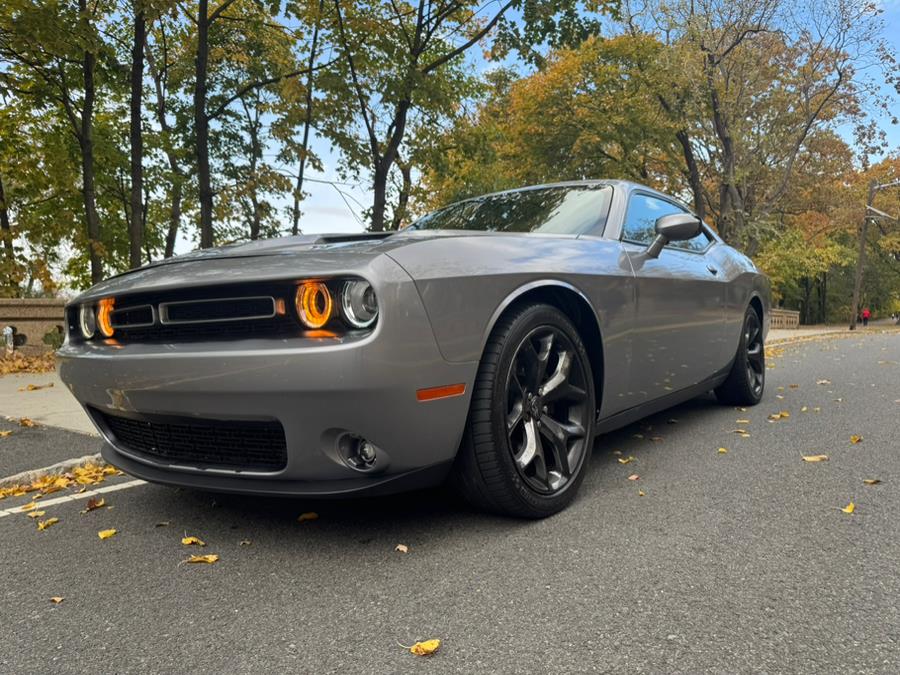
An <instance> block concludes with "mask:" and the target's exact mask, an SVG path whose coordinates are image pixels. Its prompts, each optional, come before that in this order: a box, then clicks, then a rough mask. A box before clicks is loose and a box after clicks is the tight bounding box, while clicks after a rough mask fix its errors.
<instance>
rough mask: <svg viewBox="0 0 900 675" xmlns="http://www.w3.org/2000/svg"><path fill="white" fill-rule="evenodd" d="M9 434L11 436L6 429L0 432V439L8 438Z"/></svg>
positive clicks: (10, 432)
mask: <svg viewBox="0 0 900 675" xmlns="http://www.w3.org/2000/svg"><path fill="white" fill-rule="evenodd" d="M11 434H12V431H9V430H8V429H4V430H3V431H0V438H6V437H7V436H9V435H11Z"/></svg>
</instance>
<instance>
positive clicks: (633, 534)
mask: <svg viewBox="0 0 900 675" xmlns="http://www.w3.org/2000/svg"><path fill="white" fill-rule="evenodd" d="M771 352H772V355H771V356H770V358H769V363H770V365H771V366H772V367H771V368H770V369H769V370H768V371H767V373H768V383H767V390H766V394H765V397H764V400H763V402H762V404H760V405H759V406H757V407H755V408H752V409H747V410H741V409H735V408H732V407H722V406H719V405H718V404H717V403H716V402H715V401H714V399H712V398H711V397H706V398H701V399H697V400H695V401H692V402H690V403H688V404H686V405H682V406H680V407H678V408H675V409H672V410H669V411H666V412H664V413H662V414H659V415H656V416H655V417H653V418H652V419H649V420H646V421H645V422H643V423H639V424H635V425H632V426H631V427H628V428H627V429H624V430H622V431H620V432H616V433H613V434H611V435H608V436H605V437H603V438H601V439H599V441H598V443H597V446H596V450H595V452H594V454H593V457H592V465H591V467H590V472H589V475H588V476H587V479H586V480H585V482H584V484H583V486H582V489H581V493H580V496H579V498H578V499H577V500H576V501H575V503H574V504H573V505H572V507H571V508H570V509H568V510H567V511H565V512H563V513H561V514H559V515H557V516H555V517H553V518H550V519H547V520H544V521H540V522H523V521H516V520H508V519H503V518H498V517H492V516H485V515H482V514H479V513H474V512H472V511H470V510H467V509H466V508H465V507H462V506H460V505H459V504H457V503H456V502H455V501H454V500H452V499H451V498H450V497H448V496H446V495H445V494H443V493H442V492H429V493H415V494H409V495H402V496H398V497H393V498H386V499H377V500H354V501H333V502H311V501H296V500H274V499H260V498H250V497H241V498H239V497H223V496H219V495H213V494H207V493H199V492H191V491H187V490H176V489H169V488H164V487H160V486H156V485H150V484H136V485H134V486H130V487H127V488H126V489H121V490H118V491H112V492H107V493H105V495H104V498H105V502H106V507H103V508H99V509H96V510H93V511H91V512H89V513H82V511H83V510H85V508H86V504H87V500H86V499H81V500H75V501H65V502H62V503H56V504H54V505H51V506H47V507H46V508H45V507H43V506H40V502H43V501H50V500H52V499H53V498H57V497H59V496H61V495H71V494H75V493H74V491H72V490H71V489H67V490H65V491H62V492H58V493H54V494H50V495H47V496H46V497H44V498H43V499H41V500H39V508H43V509H45V510H46V516H45V517H44V518H50V517H56V518H58V519H59V522H58V523H56V524H54V525H52V526H50V527H48V528H47V529H46V530H44V531H38V530H37V525H36V522H37V520H38V519H32V518H29V517H27V516H26V515H25V514H21V513H15V514H11V515H8V516H3V515H2V514H0V569H2V576H0V673H3V674H5V673H83V672H103V673H148V672H166V673H175V672H192V673H193V672H198V673H199V672H204V673H224V672H227V673H259V672H271V673H280V672H285V673H379V674H380V673H389V672H421V673H429V674H431V673H450V672H465V673H493V672H496V673H582V672H629V673H632V672H647V673H660V672H666V673H698V672H720V673H737V672H741V673H745V672H780V671H793V672H805V673H896V672H898V671H900V600H898V599H900V562H898V561H900V453H898V448H900V440H898V439H900V427H898V420H900V332H891V333H885V334H876V333H874V332H868V333H857V334H852V335H850V334H844V335H838V336H827V337H822V338H818V339H812V340H809V341H804V342H801V343H798V344H795V345H791V346H786V347H775V348H772V349H771ZM28 381H29V380H28V379H27V378H24V379H22V382H23V383H25V382H28ZM35 381H37V380H35ZM20 386H21V385H20ZM22 395H23V396H24V395H26V394H25V393H23V394H22ZM770 416H771V417H772V418H775V419H770ZM738 429H744V430H746V433H737V432H736V430H738ZM0 430H10V431H12V434H10V435H8V436H6V437H4V438H0V476H7V475H11V474H13V473H16V472H18V471H22V470H25V469H29V468H37V467H40V466H45V465H47V464H50V463H53V462H55V461H59V460H60V459H65V458H66V457H77V456H81V455H85V454H89V453H91V452H94V451H96V450H97V449H98V448H97V446H98V443H99V441H98V439H96V438H95V437H90V436H86V435H82V434H78V433H76V432H72V431H62V430H59V429H55V428H52V427H46V426H41V427H37V428H28V427H21V426H19V424H17V423H15V422H11V423H10V422H5V423H3V424H2V425H0ZM853 436H859V437H861V440H858V442H856V443H854V442H852V441H851V437H853ZM720 449H723V450H725V452H722V451H721V450H720ZM815 455H826V456H827V458H828V459H827V461H817V462H805V461H803V459H802V457H803V456H808V457H811V456H815ZM632 475H637V479H636V480H629V478H628V477H629V476H632ZM864 480H870V481H880V482H878V483H877V484H873V485H866V484H864V482H863V481H864ZM129 481H132V479H131V478H130V477H128V476H120V477H113V478H110V479H108V480H107V481H106V482H105V483H103V484H101V485H100V486H98V487H104V486H106V487H109V486H113V485H119V484H124V483H126V482H129ZM29 500H30V497H9V498H6V499H3V500H0V512H3V511H6V510H8V509H11V508H13V507H17V506H20V505H22V504H25V503H27V502H28V501H29ZM851 502H852V503H853V505H854V506H853V512H852V513H846V512H844V511H842V510H841V509H842V508H845V509H847V510H849V509H848V508H847V507H848V505H849V504H850V503H851ZM309 512H315V513H317V514H318V516H319V517H318V519H316V520H308V521H306V522H298V516H300V514H303V513H309ZM107 529H115V530H116V534H115V535H113V536H111V537H110V538H108V539H105V540H101V539H100V537H98V532H99V531H101V530H107ZM185 536H196V537H198V538H199V539H201V540H202V541H203V542H205V543H206V544H207V545H206V546H205V547H202V548H201V547H199V546H185V545H182V543H181V539H182V537H185ZM398 544H404V545H406V546H408V553H400V552H397V551H395V547H396V546H397V545H398ZM191 554H198V555H200V554H204V555H205V554H216V555H218V556H219V560H218V562H215V563H213V564H184V563H182V561H184V560H185V559H187V558H188V557H189V556H190V555H191ZM53 596H57V597H62V598H64V600H63V601H62V602H60V603H59V604H53V603H51V601H50V598H51V597H53ZM428 638H440V639H441V640H443V645H442V646H441V648H440V650H439V651H438V653H437V654H436V655H434V656H432V657H416V656H413V655H411V654H409V653H408V652H407V651H406V650H405V649H404V648H403V647H401V646H400V645H406V646H408V645H411V644H412V643H414V642H415V641H417V640H425V639H428Z"/></svg>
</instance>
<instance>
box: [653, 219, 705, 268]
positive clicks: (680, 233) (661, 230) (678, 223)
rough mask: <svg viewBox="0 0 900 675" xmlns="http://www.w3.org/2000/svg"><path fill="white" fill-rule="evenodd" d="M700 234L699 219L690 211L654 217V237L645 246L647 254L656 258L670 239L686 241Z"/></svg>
mask: <svg viewBox="0 0 900 675" xmlns="http://www.w3.org/2000/svg"><path fill="white" fill-rule="evenodd" d="M698 234H700V219H699V218H697V217H696V216H692V215H691V214H690V213H672V214H670V215H668V216H662V217H661V218H657V219H656V239H654V240H653V241H652V242H651V244H650V246H648V247H647V255H648V256H649V257H651V258H658V257H659V254H660V253H661V252H662V250H663V247H665V245H666V244H668V243H669V242H670V241H686V240H687V239H693V238H694V237H696V236H697V235H698Z"/></svg>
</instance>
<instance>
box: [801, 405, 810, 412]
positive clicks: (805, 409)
mask: <svg viewBox="0 0 900 675" xmlns="http://www.w3.org/2000/svg"><path fill="white" fill-rule="evenodd" d="M808 410H809V408H807V407H806V406H803V407H802V408H800V412H806V411H808Z"/></svg>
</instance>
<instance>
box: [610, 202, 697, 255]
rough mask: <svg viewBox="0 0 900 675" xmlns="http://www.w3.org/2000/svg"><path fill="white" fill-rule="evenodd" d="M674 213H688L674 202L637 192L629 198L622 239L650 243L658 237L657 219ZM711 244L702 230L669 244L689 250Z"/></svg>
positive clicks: (695, 249)
mask: <svg viewBox="0 0 900 675" xmlns="http://www.w3.org/2000/svg"><path fill="white" fill-rule="evenodd" d="M673 213H686V211H685V210H684V209H682V208H680V207H678V206H676V205H675V204H673V203H672V202H667V201H665V200H663V199H658V198H657V197H653V196H651V195H643V194H640V193H636V194H633V195H631V198H630V199H629V200H628V212H627V213H626V214H625V223H624V224H623V226H622V239H624V240H625V241H630V242H634V243H636V244H649V243H650V242H651V241H653V239H654V238H655V237H656V220H657V218H662V217H663V216H668V215H671V214H673ZM708 245H709V235H707V234H706V232H700V234H699V235H697V236H696V237H694V238H693V239H689V240H687V241H673V242H672V243H670V244H669V246H672V247H674V248H680V249H685V250H688V251H702V250H703V249H705V248H706V247H707V246H708Z"/></svg>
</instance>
